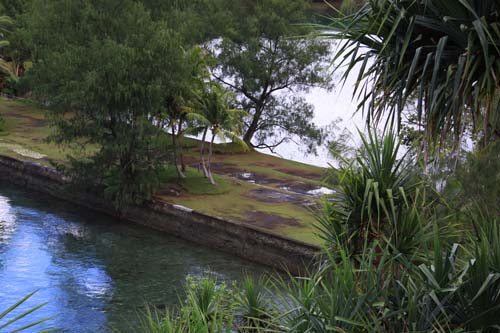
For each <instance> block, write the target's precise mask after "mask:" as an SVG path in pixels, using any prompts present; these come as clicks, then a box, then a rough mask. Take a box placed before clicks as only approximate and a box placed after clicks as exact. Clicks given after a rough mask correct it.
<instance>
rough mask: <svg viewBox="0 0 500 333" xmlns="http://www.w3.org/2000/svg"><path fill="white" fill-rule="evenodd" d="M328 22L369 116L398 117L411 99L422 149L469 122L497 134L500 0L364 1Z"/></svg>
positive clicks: (457, 134) (459, 131)
mask: <svg viewBox="0 0 500 333" xmlns="http://www.w3.org/2000/svg"><path fill="white" fill-rule="evenodd" d="M326 28H328V30H329V31H332V30H333V31H334V32H333V33H332V32H322V34H323V35H325V36H327V37H329V38H332V39H335V40H339V41H340V46H339V49H338V52H337V55H336V60H338V62H336V63H337V64H338V66H337V68H342V69H345V72H344V76H343V78H344V79H346V78H347V76H348V75H349V74H354V75H357V81H356V84H355V89H354V93H353V96H356V97H358V98H360V104H359V106H358V107H359V109H364V111H366V112H367V121H380V120H381V119H384V118H385V119H387V121H388V122H393V121H394V122H395V123H398V124H399V123H401V119H402V118H403V112H404V110H405V108H406V107H408V106H410V105H411V106H412V107H413V106H415V109H416V112H415V113H416V119H417V125H418V126H420V128H421V129H423V130H424V131H425V135H424V137H423V139H424V145H423V146H424V148H426V147H427V144H425V142H427V143H434V142H438V141H443V140H444V139H445V138H446V136H447V135H448V134H450V135H455V137H456V138H457V139H458V138H460V136H461V135H462V133H463V132H464V131H465V130H466V129H470V128H472V129H473V130H474V131H476V132H477V133H479V134H480V135H481V136H482V137H483V138H484V139H485V141H486V140H490V139H492V138H493V139H494V138H496V139H498V138H500V127H499V126H498V122H495V119H497V118H498V114H499V113H500V103H499V98H498V96H499V93H500V75H499V73H500V2H499V1H498V0H452V1H451V0H367V1H366V3H365V5H364V6H363V7H362V8H361V9H360V10H359V11H357V12H355V13H354V14H351V15H347V16H341V17H340V18H334V19H332V20H331V24H330V25H329V26H327V27H326ZM321 29H322V31H325V26H321ZM358 70H359V73H356V72H358ZM457 142H458V140H457ZM426 150H427V149H426Z"/></svg>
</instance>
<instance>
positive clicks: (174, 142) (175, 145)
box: [170, 122, 186, 178]
mask: <svg viewBox="0 0 500 333" xmlns="http://www.w3.org/2000/svg"><path fill="white" fill-rule="evenodd" d="M170 127H171V128H172V149H173V151H174V166H175V169H176V170H177V174H178V175H179V177H180V178H186V176H185V175H184V173H183V172H182V170H181V168H180V167H179V164H177V140H176V137H177V136H176V134H175V125H174V123H173V122H172V125H171V126H170Z"/></svg>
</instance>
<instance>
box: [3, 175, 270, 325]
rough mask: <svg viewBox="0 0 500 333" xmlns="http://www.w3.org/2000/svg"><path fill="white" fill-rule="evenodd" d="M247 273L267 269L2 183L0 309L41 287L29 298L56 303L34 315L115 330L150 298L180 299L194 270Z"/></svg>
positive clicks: (160, 302) (227, 276) (160, 301)
mask: <svg viewBox="0 0 500 333" xmlns="http://www.w3.org/2000/svg"><path fill="white" fill-rule="evenodd" d="M244 272H249V273H252V274H260V273H263V272H264V269H263V268H262V267H260V266H257V265H254V264H252V263H249V262H246V261H243V260H239V259H237V258H234V257H231V256H229V255H226V254H223V253H220V252H217V251H213V250H210V249H207V248H205V247H202V246H197V245H195V244H192V243H188V242H185V241H182V240H179V239H177V238H174V237H170V236H167V235H165V234H161V233H158V232H155V231H153V230H149V229H146V228H142V227H138V226H134V225H130V224H126V223H124V222H119V221H116V220H113V219H111V218H109V217H106V216H103V215H100V214H96V213H93V212H90V211H87V210H82V209H79V208H78V207H75V206H72V205H68V204H65V203H62V202H59V201H57V200H55V199H53V198H50V197H47V196H43V195H41V194H31V193H30V194H28V193H26V192H25V191H22V190H19V189H17V188H15V187H13V186H9V185H7V184H5V183H0V287H1V288H0V312H1V311H3V310H4V309H6V308H8V307H9V306H10V305H12V304H14V303H15V302H16V301H18V300H19V299H20V298H22V297H23V296H25V295H27V294H28V293H30V292H32V291H34V290H38V293H37V294H35V296H34V297H33V298H32V299H31V300H30V301H29V303H28V304H29V305H31V306H33V305H36V304H40V303H44V302H48V304H47V305H46V306H45V307H43V308H42V309H41V310H40V311H39V312H36V313H34V314H33V316H32V317H31V318H32V319H34V318H35V319H36V318H38V319H39V318H43V317H50V316H54V315H56V317H55V318H54V319H52V320H51V321H50V325H51V326H56V327H61V328H63V329H65V331H67V332H108V331H109V328H110V326H113V327H118V328H125V327H128V326H129V324H130V323H133V322H135V320H136V316H137V313H138V312H140V311H142V310H144V305H145V304H146V303H148V304H154V305H156V306H160V307H164V306H165V305H168V304H175V303H176V302H177V299H178V297H177V296H178V294H179V292H181V287H182V284H183V283H184V281H185V278H186V276H187V275H188V274H191V275H204V274H213V275H216V276H217V277H218V278H219V279H220V280H227V281H232V280H237V279H241V277H242V275H243V274H244ZM26 309H27V307H26V308H25V309H24V310H26ZM46 326H47V327H48V326H49V325H46ZM27 332H30V331H27Z"/></svg>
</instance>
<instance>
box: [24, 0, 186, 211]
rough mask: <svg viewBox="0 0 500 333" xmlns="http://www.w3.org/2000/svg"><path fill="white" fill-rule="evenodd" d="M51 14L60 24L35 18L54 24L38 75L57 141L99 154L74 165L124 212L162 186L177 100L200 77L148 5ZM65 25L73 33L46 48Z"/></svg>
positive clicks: (76, 6)
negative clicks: (170, 112)
mask: <svg viewBox="0 0 500 333" xmlns="http://www.w3.org/2000/svg"><path fill="white" fill-rule="evenodd" d="M52 6H57V7H59V6H63V7H65V8H64V10H61V9H63V8H57V9H58V10H55V8H53V7H52ZM46 9H47V13H46V14H47V15H50V13H54V12H57V13H58V14H57V15H53V17H52V20H54V21H47V20H45V19H44V20H43V21H42V22H37V21H36V20H33V23H34V24H42V23H43V24H45V25H46V26H45V29H43V30H42V29H41V30H39V31H38V33H39V34H40V35H41V36H40V39H38V42H39V43H41V44H40V46H39V48H38V53H37V58H36V60H35V66H34V67H33V70H32V72H31V76H32V79H33V86H34V87H35V93H36V94H37V96H38V98H39V99H41V100H45V103H46V104H47V105H49V106H50V109H51V110H52V115H53V116H54V120H55V123H56V125H57V132H56V134H55V135H54V137H53V139H54V140H56V141H57V142H62V143H72V144H75V143H76V144H79V145H82V146H85V147H86V148H88V147H90V148H91V149H96V150H97V152H96V153H95V154H92V155H91V156H89V157H87V158H83V159H82V158H81V157H79V158H78V159H73V167H74V171H76V172H75V175H74V176H75V177H76V178H77V179H80V180H81V183H82V184H97V186H98V187H100V188H101V189H102V191H103V194H104V195H105V196H106V197H108V198H109V199H111V200H112V201H113V202H114V203H115V206H117V207H119V208H121V207H124V206H126V205H127V204H129V203H140V202H142V200H144V199H147V198H149V197H150V195H152V193H153V192H154V190H155V189H156V188H157V186H159V184H160V181H159V179H160V177H161V170H162V168H163V163H164V162H165V161H169V159H170V158H169V155H168V154H169V152H168V143H167V137H166V135H165V133H164V132H163V128H162V127H161V124H164V123H165V121H163V120H164V119H167V121H168V120H169V118H168V115H167V113H168V112H167V111H168V108H169V105H168V100H169V99H170V97H171V96H178V95H179V94H180V93H182V90H183V89H184V88H185V87H186V86H187V83H186V81H187V80H191V79H192V75H193V73H192V71H193V67H192V66H191V64H192V63H191V62H190V61H187V59H186V52H185V51H184V50H183V49H182V48H181V47H180V45H181V44H180V43H179V39H178V38H177V37H176V34H175V33H174V32H172V31H170V30H168V29H167V28H166V27H164V26H163V25H162V24H161V22H153V20H152V19H151V17H150V15H149V12H148V11H147V10H146V9H145V8H144V7H143V6H142V5H141V4H138V3H135V2H132V1H109V2H108V1H106V2H105V3H104V2H99V3H95V4H94V3H88V2H85V3H76V2H74V1H67V2H63V1H61V2H52V3H51V4H50V5H49V6H47V7H46ZM37 14H38V15H43V13H37ZM59 22H60V23H59ZM75 23H77V24H75ZM64 24H68V25H70V27H68V30H71V29H73V30H75V31H73V33H74V34H73V35H69V36H68V35H65V34H67V33H68V30H65V33H64V34H59V35H56V37H55V39H56V40H57V41H58V44H57V45H53V44H49V45H48V46H47V45H46V44H43V43H44V41H45V40H51V38H52V37H51V36H50V35H51V34H52V33H53V32H54V33H56V34H57V32H55V30H57V28H58V27H61V26H64ZM46 34H49V35H46Z"/></svg>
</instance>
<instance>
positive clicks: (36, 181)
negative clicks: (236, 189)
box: [0, 155, 320, 274]
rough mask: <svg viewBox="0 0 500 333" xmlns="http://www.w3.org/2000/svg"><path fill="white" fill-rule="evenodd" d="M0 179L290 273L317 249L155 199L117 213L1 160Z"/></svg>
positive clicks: (58, 181) (49, 174) (46, 173)
mask: <svg viewBox="0 0 500 333" xmlns="http://www.w3.org/2000/svg"><path fill="white" fill-rule="evenodd" d="M0 179H3V180H6V181H9V182H11V183H14V184H17V185H20V186H23V187H25V188H27V189H29V190H34V191H39V192H43V193H46V194H49V195H52V196H54V197H57V198H59V199H62V200H66V201H70V202H73V203H76V204H78V205H80V206H84V207H87V208H90V209H93V210H97V211H100V212H103V213H105V214H108V215H112V216H115V217H119V218H121V219H124V220H126V221H130V222H133V223H138V224H142V225H144V226H147V227H150V228H153V229H156V230H160V231H163V232H167V233H169V234H171V235H175V236H177V237H180V238H182V239H185V240H189V241H192V242H195V243H198V244H203V245H206V246H209V247H212V248H215V249H218V250H221V251H224V252H227V253H230V254H234V255H237V256H239V257H242V258H245V259H249V260H251V261H254V262H258V263H261V264H264V265H268V266H271V267H274V268H277V269H280V270H282V269H287V270H289V271H290V272H292V273H293V274H300V273H301V272H304V271H305V270H304V269H305V267H306V266H308V265H310V264H311V263H312V262H313V260H314V257H315V255H316V254H317V253H318V252H319V250H320V249H319V247H317V246H314V245H310V244H307V243H303V242H300V241H296V240H293V239H290V238H287V237H283V236H280V235H276V234H274V233H271V232H267V231H264V230H261V229H259V228H256V227H253V226H251V225H247V224H244V223H240V222H234V221H230V220H225V219H222V218H218V217H213V216H208V215H205V214H203V213H200V212H197V211H194V210H192V209H189V208H186V207H182V206H178V205H172V204H168V203H166V202H163V201H159V200H152V201H150V202H147V203H146V204H144V205H143V206H140V207H139V206H134V207H131V208H129V209H127V210H126V211H125V212H122V214H118V212H117V211H116V210H114V209H113V208H112V207H111V206H110V205H108V204H106V203H104V202H103V200H102V199H99V198H97V197H94V196H92V195H88V194H81V193H76V194H75V193H70V192H69V191H67V189H66V184H67V181H66V180H65V179H64V178H63V177H62V176H61V175H60V174H59V173H58V172H57V171H56V170H55V169H53V168H50V167H46V166H42V165H40V164H37V163H33V162H24V161H19V160H16V159H14V158H10V157H6V156H1V155H0Z"/></svg>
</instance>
